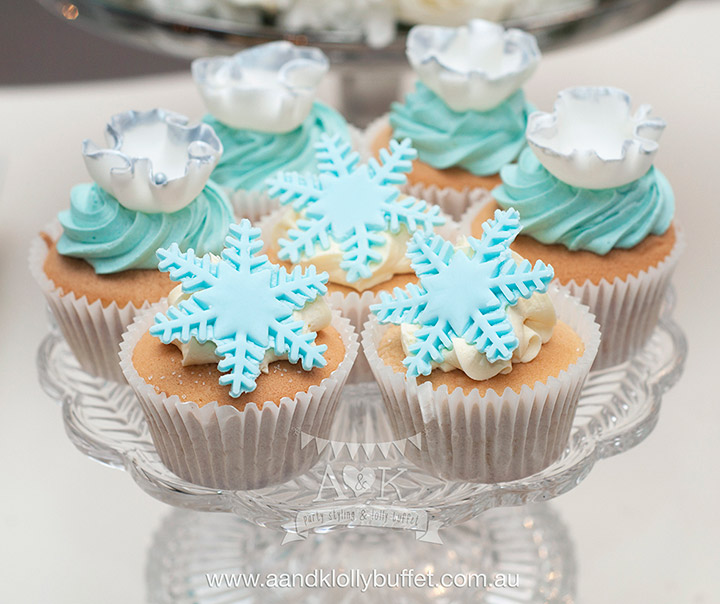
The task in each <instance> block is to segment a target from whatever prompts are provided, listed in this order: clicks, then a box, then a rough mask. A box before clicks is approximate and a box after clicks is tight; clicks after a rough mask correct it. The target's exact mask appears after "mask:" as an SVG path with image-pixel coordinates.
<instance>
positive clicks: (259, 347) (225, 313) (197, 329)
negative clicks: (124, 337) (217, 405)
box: [150, 220, 328, 397]
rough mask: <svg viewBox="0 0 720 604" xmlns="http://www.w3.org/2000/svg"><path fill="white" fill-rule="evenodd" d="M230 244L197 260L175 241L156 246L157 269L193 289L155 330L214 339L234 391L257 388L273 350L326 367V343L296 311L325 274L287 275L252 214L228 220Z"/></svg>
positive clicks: (320, 289) (319, 290) (321, 287)
mask: <svg viewBox="0 0 720 604" xmlns="http://www.w3.org/2000/svg"><path fill="white" fill-rule="evenodd" d="M225 246H226V247H225V249H224V250H223V251H222V258H221V259H220V261H219V262H214V261H213V260H212V258H211V257H210V255H206V256H204V257H202V258H198V257H197V256H195V252H194V251H193V250H192V249H190V250H188V251H187V252H186V253H182V252H181V251H180V249H179V248H178V246H177V244H175V243H173V244H172V245H171V246H170V247H169V248H168V249H159V250H158V251H157V255H158V258H160V262H159V263H158V269H159V270H161V271H164V272H169V273H170V278H171V279H172V280H173V281H181V282H182V289H183V291H184V292H187V293H192V295H191V296H190V298H189V299H188V300H185V301H183V302H180V304H179V305H178V306H177V307H171V308H169V309H168V311H167V315H163V314H162V313H158V314H157V315H156V316H155V325H153V326H152V327H151V328H150V333H151V334H152V335H154V336H157V337H159V338H160V340H161V341H162V342H164V343H165V344H169V343H170V342H172V341H173V340H175V339H178V340H180V341H181V342H188V341H189V340H190V338H196V339H197V340H198V342H201V343H202V342H206V341H208V340H211V341H213V342H214V343H215V345H216V350H215V354H217V356H218V357H221V358H222V360H220V362H219V363H218V369H219V370H220V371H222V372H226V371H229V374H228V375H223V376H221V377H220V383H221V384H230V395H231V396H233V397H238V396H240V395H241V394H242V393H243V392H252V391H253V390H255V386H256V384H255V378H257V377H258V376H259V375H260V363H261V362H262V360H263V357H264V356H265V351H266V350H268V349H273V350H274V351H275V354H277V355H282V354H287V356H288V360H289V361H290V362H291V363H297V362H298V361H299V360H302V366H303V369H305V370H310V369H312V368H313V367H323V366H324V365H325V359H324V358H323V356H322V355H323V353H324V352H325V350H326V349H327V346H324V345H323V346H318V345H316V344H314V341H315V337H316V335H317V334H315V333H314V332H309V333H304V332H303V331H302V327H303V323H302V322H301V321H295V320H293V318H292V313H293V311H294V310H299V309H301V308H302V307H303V306H304V305H305V304H306V303H307V302H309V301H311V300H314V299H315V298H316V297H317V296H318V295H323V294H325V292H326V291H327V288H326V287H325V283H326V282H327V278H328V276H327V273H321V274H319V275H318V274H317V273H316V270H315V267H314V266H310V267H308V268H307V270H306V271H305V272H304V273H303V272H302V268H301V267H299V266H298V267H295V269H294V270H293V271H292V272H291V273H288V272H287V271H286V270H285V268H284V267H278V266H276V265H274V264H271V263H270V262H269V261H268V259H267V256H258V255H257V253H258V252H259V251H260V250H261V249H262V247H263V243H262V241H261V239H260V229H256V228H253V227H252V226H251V224H250V221H249V220H243V221H241V222H240V224H233V225H231V226H230V234H229V235H228V236H227V238H226V239H225Z"/></svg>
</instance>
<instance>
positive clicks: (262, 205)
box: [225, 125, 363, 224]
mask: <svg viewBox="0 0 720 604" xmlns="http://www.w3.org/2000/svg"><path fill="white" fill-rule="evenodd" d="M348 130H349V132H350V142H351V144H352V147H353V149H355V150H356V151H358V153H361V154H362V152H361V150H360V149H361V146H362V144H363V143H362V141H363V134H362V132H360V130H358V129H357V128H356V127H355V126H352V125H348ZM225 192H226V193H227V194H228V196H229V197H230V202H231V203H232V206H233V212H234V214H235V218H236V219H237V220H240V219H242V218H247V219H248V220H250V222H252V223H253V224H255V223H256V222H258V221H259V220H260V219H261V218H262V217H263V216H267V215H268V214H272V213H273V212H274V211H275V210H277V209H278V208H279V207H280V202H279V201H278V200H277V199H273V198H271V197H270V196H269V195H268V194H267V191H266V190H264V189H263V190H261V191H248V190H245V189H240V190H239V191H233V190H228V189H226V190H225Z"/></svg>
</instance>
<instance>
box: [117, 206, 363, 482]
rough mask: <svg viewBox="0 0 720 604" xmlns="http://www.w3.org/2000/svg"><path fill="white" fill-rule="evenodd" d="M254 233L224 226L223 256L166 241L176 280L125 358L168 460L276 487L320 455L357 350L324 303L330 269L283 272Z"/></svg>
mask: <svg viewBox="0 0 720 604" xmlns="http://www.w3.org/2000/svg"><path fill="white" fill-rule="evenodd" d="M262 248H263V242H262V240H261V239H260V229H258V228H254V227H253V226H252V225H251V223H250V221H248V220H242V221H241V222H240V223H239V224H233V225H231V226H230V229H229V234H228V236H227V238H226V239H225V248H224V249H223V250H222V252H221V254H220V255H219V256H217V255H210V254H207V255H205V256H199V255H197V254H196V253H195V252H194V250H192V249H190V250H188V251H186V252H182V251H180V248H179V247H178V246H177V244H173V245H171V246H169V247H168V248H167V249H164V248H161V249H159V250H158V252H157V255H158V258H159V259H160V262H159V263H158V269H159V270H160V271H163V273H169V275H170V278H171V279H172V280H173V281H179V282H180V285H179V286H178V288H179V290H175V291H174V293H173V295H171V296H170V297H169V298H168V300H166V301H163V302H161V303H158V304H157V305H154V306H153V307H152V308H151V309H149V310H147V311H146V312H144V313H142V314H140V315H139V316H138V317H137V318H136V320H135V322H134V323H133V324H132V325H131V326H130V327H129V328H128V330H127V332H126V333H125V335H124V336H123V342H122V345H121V351H120V365H121V367H122V369H123V372H124V374H125V377H126V378H127V381H128V384H129V385H130V387H131V388H132V389H133V391H134V392H135V393H136V395H137V398H138V401H139V403H140V406H141V407H142V409H143V411H144V413H145V416H146V417H147V420H148V425H149V427H150V434H151V435H152V438H153V441H154V443H155V447H156V449H157V451H158V454H159V455H160V459H161V460H162V461H163V463H164V464H165V465H166V466H167V467H168V468H170V469H171V470H172V471H173V472H175V473H176V474H177V475H179V476H180V477H182V478H184V479H185V480H187V481H190V482H193V483H195V484H200V485H203V486H206V487H211V488H215V489H256V488H261V487H265V486H268V485H272V484H278V483H282V482H284V481H286V480H288V479H290V478H292V477H294V476H296V475H298V474H302V473H303V472H304V471H306V470H307V469H309V468H310V467H311V466H312V465H313V464H314V463H315V462H316V461H317V460H318V458H319V455H320V452H319V450H318V448H317V447H314V446H307V439H310V438H313V437H314V438H325V439H327V438H328V437H329V431H330V426H331V425H332V420H333V416H334V413H335V410H336V408H337V403H338V401H339V398H340V393H341V392H342V389H343V386H344V384H345V380H346V379H347V377H348V375H349V373H350V368H351V367H352V365H353V362H354V360H355V356H356V354H357V350H358V342H357V336H356V335H355V331H354V330H353V328H352V326H351V325H350V323H349V321H348V320H347V319H346V318H343V317H341V316H340V314H339V313H338V312H337V311H335V312H331V311H330V309H329V308H328V306H327V304H326V303H325V300H324V297H323V296H324V294H325V293H326V291H327V290H326V286H325V283H326V282H327V278H328V276H327V274H325V273H322V272H319V271H317V270H316V269H315V267H312V266H311V267H308V268H307V269H305V270H303V269H301V268H299V267H298V268H296V269H294V270H291V271H286V270H285V268H284V267H281V266H278V265H277V264H274V263H272V262H270V261H269V259H268V257H267V256H265V255H264V254H262V253H261V250H262Z"/></svg>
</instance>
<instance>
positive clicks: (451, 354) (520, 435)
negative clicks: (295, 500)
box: [362, 210, 599, 482]
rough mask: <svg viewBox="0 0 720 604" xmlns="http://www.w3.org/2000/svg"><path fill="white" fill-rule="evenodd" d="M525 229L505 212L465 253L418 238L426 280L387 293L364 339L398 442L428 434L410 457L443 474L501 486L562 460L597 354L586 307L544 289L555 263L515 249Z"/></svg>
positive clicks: (416, 251) (420, 270) (412, 254)
mask: <svg viewBox="0 0 720 604" xmlns="http://www.w3.org/2000/svg"><path fill="white" fill-rule="evenodd" d="M519 231H520V224H519V219H518V215H517V212H514V211H509V212H501V211H499V210H498V211H497V212H496V213H495V218H494V219H492V220H489V221H487V222H486V223H485V224H484V225H483V235H482V237H481V238H480V239H476V238H473V237H469V238H467V241H466V242H464V243H461V244H459V245H458V246H457V247H453V245H452V244H451V243H450V242H448V241H445V240H443V239H442V238H441V237H440V236H438V235H430V234H426V233H416V234H415V235H414V236H413V239H412V241H411V243H410V245H409V246H408V257H409V258H410V259H411V261H412V267H413V269H414V270H415V272H416V273H417V275H418V276H419V278H420V283H419V285H409V286H408V287H407V288H406V289H405V290H403V289H399V288H398V289H396V290H395V292H394V295H393V296H390V295H388V294H383V295H382V296H381V298H382V302H381V303H380V304H378V305H375V306H373V307H372V311H373V313H375V314H376V315H377V317H376V316H371V317H370V319H369V320H368V322H367V323H366V325H365V330H364V331H363V334H362V343H363V349H364V351H365V355H366V357H367V360H368V362H369V364H370V369H371V370H372V372H373V374H374V375H375V378H376V379H377V381H378V383H379V385H380V388H381V391H382V394H383V399H384V401H385V404H386V408H387V411H388V414H389V417H390V421H391V424H392V428H393V431H394V436H395V438H406V437H408V436H412V435H415V434H418V433H420V434H422V445H421V447H420V448H419V449H418V448H414V447H407V448H406V449H405V454H406V456H408V458H409V459H410V460H411V461H414V462H415V463H417V464H418V465H421V466H422V467H424V468H426V469H428V470H429V471H430V472H432V473H433V474H435V475H437V476H439V477H442V478H446V479H449V480H466V481H472V482H502V481H507V480H515V479H519V478H523V477H525V476H528V475H530V474H534V473H536V472H539V471H540V470H542V469H544V468H546V467H547V466H548V465H550V464H551V463H552V462H553V461H555V460H556V459H557V458H558V457H559V456H560V454H561V453H562V451H563V449H564V448H565V446H566V445H567V442H568V438H569V434H570V427H571V425H572V420H573V417H574V414H575V409H576V406H577V401H578V398H579V396H580V391H581V389H582V386H583V383H584V381H585V378H586V376H587V374H588V372H589V370H590V366H591V364H592V361H593V358H594V356H595V353H596V352H597V348H598V344H599V330H598V326H597V324H596V323H595V322H594V321H593V318H592V316H591V315H590V314H589V313H588V312H587V308H586V307H583V306H581V305H580V304H579V303H578V302H577V301H576V300H574V299H572V298H571V297H570V296H569V295H568V294H567V293H565V292H561V291H552V292H551V293H550V294H549V295H548V294H546V293H544V292H545V291H546V290H547V286H548V284H549V283H550V281H551V280H552V278H553V270H552V267H551V266H546V265H545V264H543V263H542V262H541V261H538V262H536V263H535V265H534V266H532V265H531V264H530V263H529V262H528V261H527V260H524V259H522V258H521V257H519V256H518V255H516V254H513V253H511V251H510V249H509V245H510V243H511V242H512V241H513V239H514V238H515V237H516V236H517V234H518V232H519ZM388 324H390V325H388Z"/></svg>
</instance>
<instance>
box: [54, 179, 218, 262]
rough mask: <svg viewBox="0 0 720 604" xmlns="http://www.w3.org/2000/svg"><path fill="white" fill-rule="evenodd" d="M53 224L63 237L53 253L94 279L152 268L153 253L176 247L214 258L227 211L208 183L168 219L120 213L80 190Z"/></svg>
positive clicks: (99, 192) (89, 189) (106, 198)
mask: <svg viewBox="0 0 720 604" xmlns="http://www.w3.org/2000/svg"><path fill="white" fill-rule="evenodd" d="M58 219H59V220H60V224H61V225H62V227H63V234H62V236H61V237H60V239H59V240H58V242H57V250H58V252H59V253H60V254H62V255H63V256H73V257H75V258H82V259H84V260H86V261H87V262H89V263H90V264H91V265H92V266H93V268H94V269H95V272H96V273H97V274H99V275H102V274H107V273H117V272H120V271H124V270H128V269H136V268H146V269H152V268H157V263H158V260H157V256H155V251H156V250H157V249H158V248H161V247H168V246H169V245H170V244H171V243H173V242H176V243H177V244H178V245H179V246H180V249H181V250H182V251H186V250H187V249H188V248H192V249H194V250H195V252H196V254H197V255H198V256H201V255H203V254H206V253H208V252H214V253H216V254H217V253H220V251H222V249H223V244H224V241H225V236H226V235H227V232H228V228H229V226H230V224H231V222H232V209H231V206H230V202H229V201H228V198H227V196H226V195H225V194H224V193H223V191H222V189H221V188H220V186H219V185H217V184H215V183H213V182H212V181H208V182H207V184H206V185H205V188H204V189H203V190H202V192H201V193H200V195H198V197H196V198H195V199H194V200H193V201H192V202H190V204H188V205H187V206H185V207H184V208H183V209H182V210H178V211H177V212H173V213H172V214H164V213H156V214H146V213H144V212H137V211H135V210H128V209H127V208H125V207H123V206H122V205H121V204H120V202H118V200H117V199H115V198H114V197H113V196H112V195H110V194H109V193H107V192H106V191H105V190H103V189H101V188H100V187H99V186H98V185H97V184H90V183H87V184H80V185H76V186H75V187H73V189H72V192H71V193H70V209H69V210H65V211H63V212H60V213H59V214H58Z"/></svg>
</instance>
